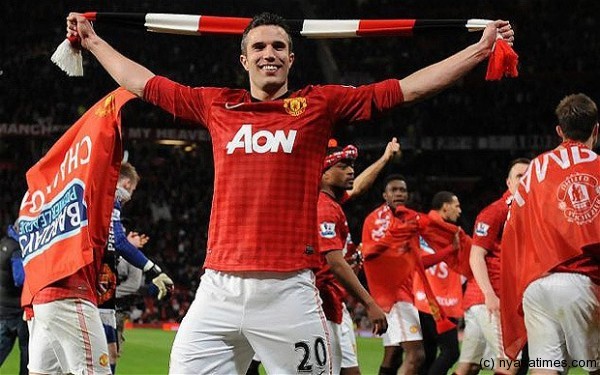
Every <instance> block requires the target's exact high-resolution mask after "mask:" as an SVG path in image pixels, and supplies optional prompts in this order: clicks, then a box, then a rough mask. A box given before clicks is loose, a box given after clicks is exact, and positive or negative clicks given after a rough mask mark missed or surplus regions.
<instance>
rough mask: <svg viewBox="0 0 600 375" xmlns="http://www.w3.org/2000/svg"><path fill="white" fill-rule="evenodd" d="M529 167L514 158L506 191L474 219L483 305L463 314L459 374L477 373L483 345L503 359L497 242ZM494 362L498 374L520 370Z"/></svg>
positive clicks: (476, 276)
mask: <svg viewBox="0 0 600 375" xmlns="http://www.w3.org/2000/svg"><path fill="white" fill-rule="evenodd" d="M528 165H529V159H525V158H519V159H515V160H513V161H512V162H511V163H510V165H509V169H508V176H507V178H506V186H507V188H508V190H506V192H505V193H504V194H503V195H502V197H500V198H499V199H498V200H496V201H495V202H493V203H491V204H490V205H488V206H487V207H485V208H484V209H483V210H482V211H481V212H480V213H479V215H478V216H477V218H476V219H475V227H474V229H473V245H472V247H471V258H470V263H471V269H472V271H473V276H474V279H475V281H476V282H477V285H478V286H479V288H480V290H481V291H482V293H483V297H484V300H483V302H484V304H481V303H479V304H476V303H475V302H472V303H473V304H472V305H471V306H469V308H468V309H467V310H466V312H465V338H464V341H463V346H462V354H461V357H460V360H459V362H460V365H459V367H458V368H457V371H456V373H457V374H460V375H462V374H472V373H477V372H478V371H479V364H480V362H481V358H483V355H484V352H485V347H486V345H488V346H489V347H490V349H491V353H492V354H493V356H494V358H495V359H500V358H506V356H505V354H504V350H503V349H502V336H501V331H500V316H499V312H500V310H499V309H500V300H499V298H498V295H499V294H500V287H501V278H500V252H501V248H500V241H501V239H502V231H503V228H504V223H505V221H506V215H508V207H509V204H510V202H511V200H512V199H513V198H512V195H513V193H514V191H515V189H516V188H517V186H518V183H519V180H520V179H521V177H523V175H524V173H525V170H526V169H527V166H528ZM468 287H469V286H468ZM470 293H473V294H470ZM467 295H470V296H471V297H469V298H474V299H475V298H477V290H476V289H473V290H472V291H468V292H467ZM479 302H481V300H479ZM482 337H483V340H482V339H481V338H482ZM494 363H495V366H494V367H495V368H494V370H495V371H496V372H497V373H500V374H515V373H516V372H517V371H519V368H518V367H514V366H510V368H509V366H504V367H505V368H498V366H499V365H500V364H501V362H500V361H498V360H495V361H494ZM502 363H505V362H502Z"/></svg>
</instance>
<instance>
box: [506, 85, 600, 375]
mask: <svg viewBox="0 0 600 375" xmlns="http://www.w3.org/2000/svg"><path fill="white" fill-rule="evenodd" d="M556 117H557V118H558V125H557V126H556V132H557V133H558V135H559V137H560V138H561V139H562V143H561V144H560V145H559V146H558V147H556V148H555V149H554V150H551V151H548V152H545V153H543V154H541V155H538V156H537V157H536V158H534V159H533V161H532V162H531V164H529V168H528V169H527V171H526V172H525V175H524V176H523V178H522V179H521V181H520V183H519V184H518V187H517V188H516V189H515V190H514V191H513V194H514V195H513V197H514V199H513V202H512V205H511V207H510V212H509V217H508V220H507V222H506V228H505V231H504V235H503V237H502V255H501V260H502V283H503V284H502V293H501V301H502V305H501V310H502V315H501V317H502V333H503V337H504V339H505V341H504V348H505V350H506V353H507V354H508V355H509V356H510V357H511V358H515V356H516V354H517V352H518V351H519V350H520V348H521V347H522V346H523V344H524V342H525V340H528V342H529V356H530V363H531V365H530V368H531V374H536V375H539V374H559V373H564V372H568V368H569V367H581V368H583V369H584V370H586V371H588V372H589V373H590V374H594V375H597V374H600V184H599V181H600V158H599V157H598V154H596V153H595V152H594V151H593V150H592V149H593V148H594V146H596V145H597V143H598V127H599V125H598V107H597V106H596V103H595V102H594V101H593V100H592V99H590V98H589V97H588V96H586V95H584V94H574V95H569V96H566V97H565V98H563V99H562V100H561V101H560V103H559V104H558V106H557V107H556ZM523 315H524V317H523ZM525 330H526V332H525Z"/></svg>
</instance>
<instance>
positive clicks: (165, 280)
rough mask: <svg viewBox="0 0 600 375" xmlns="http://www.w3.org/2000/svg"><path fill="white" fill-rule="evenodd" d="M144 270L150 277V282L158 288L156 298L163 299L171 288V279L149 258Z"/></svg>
mask: <svg viewBox="0 0 600 375" xmlns="http://www.w3.org/2000/svg"><path fill="white" fill-rule="evenodd" d="M144 272H145V274H146V275H147V276H148V278H150V279H152V284H154V285H155V286H156V287H157V288H158V297H157V298H158V299H159V300H161V299H163V298H164V297H165V296H166V295H167V294H168V293H169V291H170V290H172V289H173V280H171V278H170V277H169V276H167V274H166V273H164V272H162V269H161V268H160V267H159V266H157V265H156V264H154V262H152V261H151V260H148V263H146V265H145V266H144Z"/></svg>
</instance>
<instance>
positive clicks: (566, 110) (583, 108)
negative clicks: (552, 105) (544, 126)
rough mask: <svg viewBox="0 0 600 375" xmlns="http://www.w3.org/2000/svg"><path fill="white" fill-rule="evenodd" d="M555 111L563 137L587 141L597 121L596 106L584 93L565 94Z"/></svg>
mask: <svg viewBox="0 0 600 375" xmlns="http://www.w3.org/2000/svg"><path fill="white" fill-rule="evenodd" d="M555 113H556V117H557V118H558V125H560V127H561V129H562V131H563V134H564V135H565V137H567V138H568V139H571V140H574V141H581V142H585V141H587V140H588V138H589V137H590V136H591V135H592V131H593V129H594V126H595V125H596V124H597V123H598V107H596V103H594V101H593V100H592V99H590V97H588V96H587V95H585V94H572V95H568V96H565V97H564V98H563V99H562V100H561V101H560V103H558V106H557V107H556V111H555Z"/></svg>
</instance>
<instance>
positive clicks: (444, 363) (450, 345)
mask: <svg viewBox="0 0 600 375" xmlns="http://www.w3.org/2000/svg"><path fill="white" fill-rule="evenodd" d="M461 212H462V210H461V208H460V201H459V200H458V197H457V196H456V195H455V194H453V193H451V192H449V191H440V192H438V193H436V194H435V195H434V196H433V199H432V200H431V211H430V212H429V214H428V216H429V217H431V218H432V219H434V220H440V221H444V222H448V223H452V224H456V221H457V220H458V218H459V217H460V214H461ZM456 241H458V234H457V235H456ZM457 246H458V245H457V244H455V245H454V246H452V247H449V248H448V249H447V250H446V252H445V253H444V250H441V251H439V252H436V251H435V250H434V249H433V248H432V247H431V246H429V245H428V244H427V241H425V240H424V239H423V237H421V251H422V253H421V254H422V256H423V257H426V256H430V255H432V254H436V255H438V256H441V257H442V259H445V258H446V256H447V255H450V254H451V253H453V252H454V250H455V247H457ZM426 275H427V279H428V280H429V283H430V285H431V288H432V290H433V292H434V294H435V297H436V298H437V300H438V303H439V304H440V306H442V307H443V308H444V310H445V312H446V314H447V315H448V316H449V317H450V318H451V319H452V321H453V322H454V323H455V324H456V323H457V322H458V319H460V318H462V316H463V310H462V284H461V275H460V274H459V273H458V272H456V271H454V270H452V269H451V268H450V266H449V265H448V264H447V263H446V262H444V261H443V260H442V261H440V262H439V263H437V264H435V265H433V266H431V267H429V268H427V269H426ZM413 286H414V296H415V306H416V307H417V309H418V310H419V320H420V322H421V331H422V333H423V346H424V349H425V361H424V362H423V365H422V366H421V368H420V370H419V374H421V375H427V374H430V375H437V374H447V373H448V370H449V369H450V368H451V367H452V366H453V365H454V363H455V362H456V361H457V360H458V356H459V354H460V352H459V344H458V328H457V327H454V328H453V329H450V330H448V331H446V332H444V333H442V334H438V333H437V330H436V325H435V320H434V318H433V316H432V315H431V308H430V306H429V304H428V303H427V298H426V294H425V290H424V288H423V282H422V281H421V280H420V279H419V278H418V277H415V279H414V285H413ZM438 350H439V355H438Z"/></svg>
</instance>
